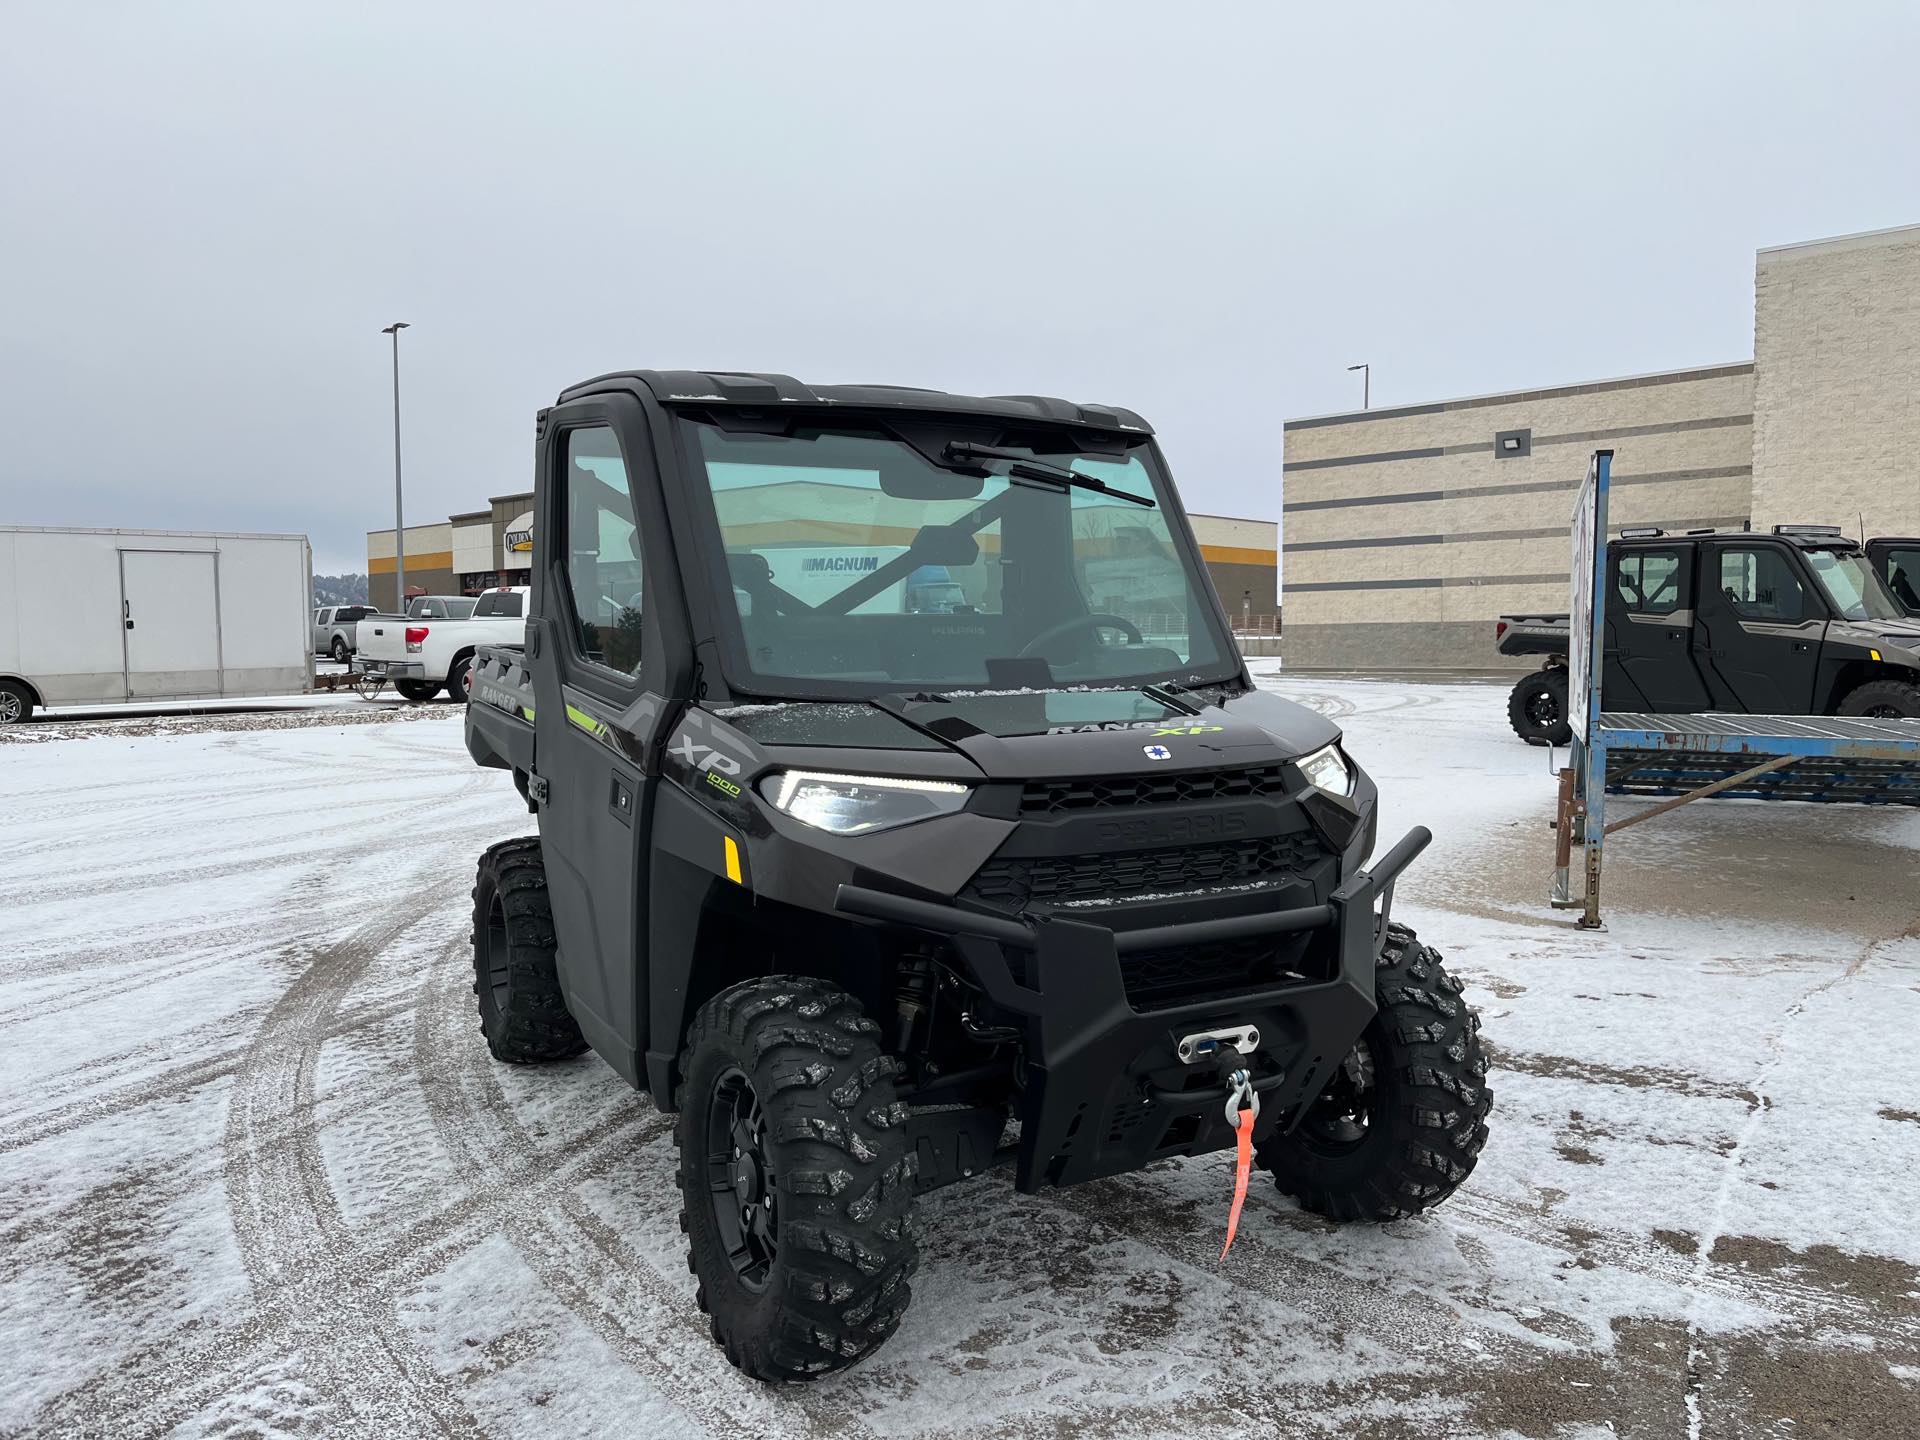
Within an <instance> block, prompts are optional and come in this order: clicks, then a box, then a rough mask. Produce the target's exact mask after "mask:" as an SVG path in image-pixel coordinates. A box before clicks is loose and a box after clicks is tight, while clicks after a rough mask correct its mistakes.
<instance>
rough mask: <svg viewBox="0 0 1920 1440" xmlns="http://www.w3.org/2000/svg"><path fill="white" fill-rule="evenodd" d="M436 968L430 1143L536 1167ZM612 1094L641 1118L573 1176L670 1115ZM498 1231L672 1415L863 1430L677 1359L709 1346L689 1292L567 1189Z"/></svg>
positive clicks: (459, 993) (472, 1160) (463, 992)
mask: <svg viewBox="0 0 1920 1440" xmlns="http://www.w3.org/2000/svg"><path fill="white" fill-rule="evenodd" d="M439 970H440V978H439V982H438V984H437V985H436V987H435V994H434V997H433V999H432V1002H431V1003H429V1004H423V1005H422V1006H421V1007H420V1008H419V1010H418V1011H417V1012H416V1014H415V1025H414V1040H413V1068H414V1070H415V1072H416V1073H417V1074H419V1075H421V1076H422V1077H428V1076H433V1077H437V1078H438V1079H440V1080H441V1081H442V1082H443V1083H440V1084H433V1083H428V1084H425V1085H424V1086H423V1089H424V1092H425V1095H426V1099H427V1109H428V1113H429V1115H430V1116H431V1118H432V1121H433V1127H434V1131H435V1133H436V1134H437V1135H438V1137H439V1139H440V1142H441V1144H442V1145H443V1146H445V1147H446V1149H447V1151H448V1152H449V1153H450V1154H452V1155H453V1156H455V1157H456V1161H457V1164H458V1166H459V1168H460V1169H461V1171H462V1172H463V1173H471V1174H475V1175H482V1176H489V1177H491V1178H493V1179H494V1180H495V1181H497V1180H498V1178H499V1177H500V1176H501V1175H502V1174H505V1173H510V1172H511V1171H514V1170H519V1169H524V1168H527V1167H530V1166H534V1165H537V1164H539V1163H541V1160H542V1153H541V1150H540V1147H539V1146H537V1145H536V1144H535V1141H534V1137H533V1136H532V1135H530V1134H529V1133H528V1132H527V1130H526V1128H525V1126H524V1125H522V1124H521V1122H520V1118H519V1116H518V1115H517V1114H516V1113H515V1111H514V1109H513V1106H512V1104H511V1103H510V1102H509V1100H508V1099H507V1095H506V1092H505V1090H504V1089H502V1087H501V1085H500V1082H499V1078H498V1076H497V1075H496V1074H495V1072H494V1069H493V1066H494V1063H495V1062H494V1061H493V1060H492V1058H491V1056H490V1055H489V1053H488V1051H487V1048H486V1046H485V1044H484V1042H483V1041H481V1039H480V1038H479V1037H478V1035H477V1034H475V1033H474V1031H475V1029H476V1027H475V1026H473V1025H469V1024H463V1023H461V1022H462V1021H471V1020H473V1019H474V1016H475V1014H476V1011H475V1008H474V1006H473V1004H472V1002H471V994H472V992H471V990H470V988H469V983H468V982H470V980H471V970H470V969H468V967H467V966H466V965H464V964H455V963H451V962H450V963H445V964H442V965H441V966H440V967H439ZM593 1063H596V1064H597V1063H599V1062H597V1061H595V1062H593ZM623 1100H624V1101H625V1103H628V1104H631V1105H632V1106H633V1107H634V1108H635V1109H636V1110H637V1111H638V1112H639V1113H640V1115H641V1116H642V1117H643V1118H642V1119H641V1120H640V1122H639V1123H640V1126H641V1128H640V1132H639V1134H638V1136H637V1138H636V1140H635V1143H634V1145H633V1147H632V1149H631V1150H625V1151H607V1152H604V1153H603V1154H602V1156H601V1157H600V1158H599V1160H598V1161H597V1162H596V1163H595V1164H594V1165H592V1166H591V1167H589V1168H588V1169H587V1171H586V1172H585V1173H584V1174H583V1175H582V1176H581V1179H582V1180H588V1179H598V1178H600V1177H601V1176H603V1175H604V1174H606V1173H608V1172H609V1171H611V1170H612V1169H613V1167H614V1166H616V1165H619V1164H622V1163H625V1164H632V1163H634V1161H635V1159H636V1156H637V1154H638V1152H639V1151H640V1149H641V1148H642V1147H643V1146H645V1145H646V1144H648V1143H649V1142H651V1141H654V1140H658V1139H661V1138H664V1137H667V1136H668V1135H670V1133H671V1131H672V1127H673V1121H672V1119H671V1117H669V1116H666V1115H663V1114H661V1113H660V1112H659V1111H657V1110H655V1109H653V1107H652V1105H651V1103H650V1102H649V1101H647V1100H646V1099H644V1098H643V1097H641V1096H639V1095H637V1094H634V1095H632V1096H631V1097H630V1098H628V1097H623ZM505 1238H506V1239H507V1241H508V1242H509V1243H510V1244H511V1245H512V1246H513V1247H514V1249H515V1250H516V1251H517V1252H518V1253H519V1255H520V1257H521V1259H522V1260H523V1261H524V1262H525V1263H526V1264H527V1266H528V1268H529V1269H531V1270H532V1271H533V1273H534V1275H535V1276H536V1277H538V1279H539V1280H540V1282H541V1283H542V1284H543V1285H545V1286H546V1287H547V1289H548V1290H549V1291H550V1292H551V1293H552V1294H553V1296H554V1298H555V1299H556V1300H557V1301H559V1302H560V1303H561V1304H562V1305H563V1306H564V1307H565V1308H566V1309H567V1310H568V1311H569V1313H571V1314H572V1315H573V1316H574V1317H575V1318H576V1319H577V1320H579V1321H580V1322H581V1323H582V1324H583V1325H585V1326H586V1327H587V1329H589V1330H590V1331H592V1332H593V1334H595V1335H596V1336H598V1337H599V1339H600V1340H601V1341H602V1342H603V1343H605V1344H606V1345H607V1347H608V1348H609V1349H610V1350H612V1351H613V1352H614V1354H616V1355H618V1356H619V1357H620V1359H621V1360H622V1361H623V1362H624V1363H625V1364H626V1365H627V1366H628V1367H629V1368H630V1369H631V1370H633V1371H634V1372H635V1373H636V1374H637V1375H639V1376H640V1377H642V1378H643V1379H644V1380H646V1381H647V1382H648V1383H649V1384H650V1385H651V1386H652V1387H653V1388H654V1389H655V1390H657V1391H658V1392H659V1393H660V1394H661V1396H662V1397H663V1398H665V1399H666V1400H668V1401H669V1402H670V1403H671V1404H673V1405H674V1406H675V1407H676V1409H677V1410H678V1411H679V1412H680V1413H681V1414H682V1415H685V1416H688V1417H691V1418H692V1419H694V1420H695V1421H697V1422H698V1423H699V1424H700V1425H702V1426H703V1427H705V1428H706V1429H707V1430H709V1431H711V1432H712V1433H713V1434H715V1435H735V1434H755V1433H771V1430H772V1429H778V1430H780V1431H782V1433H785V1432H786V1431H788V1430H789V1429H790V1426H789V1425H787V1424H785V1423H783V1422H784V1421H789V1420H791V1419H792V1418H795V1417H794V1413H793V1412H794V1411H796V1410H797V1411H798V1412H799V1413H800V1414H801V1415H804V1416H805V1417H806V1418H807V1420H808V1421H809V1422H810V1429H811V1433H813V1434H816V1435H821V1436H827V1435H831V1436H835V1437H848V1440H867V1437H870V1432H869V1431H868V1430H867V1428H866V1427H865V1426H864V1425H862V1424H860V1423H859V1422H858V1421H857V1420H854V1419H853V1418H851V1417H849V1416H848V1415H847V1414H846V1413H845V1410H844V1407H835V1406H834V1405H833V1404H832V1403H831V1402H829V1401H828V1400H827V1399H826V1397H824V1396H817V1395H814V1394H812V1393H811V1392H809V1391H806V1390H801V1391H799V1392H797V1393H792V1394H787V1393H783V1394H782V1396H781V1400H782V1404H781V1406H780V1408H779V1409H777V1410H774V1409H773V1407H771V1406H769V1405H768V1404H767V1403H766V1397H765V1394H764V1393H763V1392H761V1391H760V1389H759V1387H756V1386H754V1385H753V1384H752V1382H749V1381H746V1380H743V1379H741V1378H740V1377H738V1376H735V1375H732V1374H728V1375H726V1376H725V1377H720V1378H717V1377H714V1376H711V1375H708V1374H706V1373H705V1372H704V1371H703V1369H702V1368H701V1367H699V1366H697V1365H696V1366H693V1367H688V1366H686V1365H684V1364H683V1363H681V1362H683V1361H684V1360H685V1359H686V1357H687V1356H689V1355H697V1356H701V1357H703V1358H704V1357H705V1356H706V1355H707V1354H708V1353H710V1352H711V1350H712V1341H711V1338H710V1330H709V1324H708V1321H707V1319H706V1317H705V1316H704V1315H702V1314H701V1313H700V1312H699V1310H698V1309H697V1308H696V1307H695V1306H694V1304H693V1302H692V1297H691V1296H690V1295H688V1294H684V1293H682V1292H681V1291H679V1290H676V1289H675V1288H674V1287H673V1286H672V1285H671V1284H670V1283H669V1282H668V1281H667V1280H666V1278H665V1277H664V1276H662V1275H661V1274H660V1272H659V1271H658V1270H656V1269H655V1268H654V1267H653V1265H651V1264H650V1263H648V1261H647V1260H646V1259H645V1258H644V1257H642V1256H640V1255H638V1254H636V1253H635V1252H634V1251H633V1250H632V1248H631V1247H630V1246H628V1245H627V1244H626V1242H625V1241H624V1240H623V1239H622V1237H621V1236H620V1235H619V1233H618V1232H617V1231H615V1230H614V1229H613V1228H612V1227H610V1226H609V1225H608V1224H607V1223H606V1221H605V1220H603V1219H602V1218H601V1217H600V1216H598V1215H596V1214H595V1213H594V1212H593V1210H592V1209H591V1207H590V1206H588V1204H587V1203H586V1202H585V1200H583V1199H582V1198H581V1196H580V1193H579V1189H578V1186H577V1185H576V1186H573V1187H570V1188H567V1189H565V1190H562V1191H561V1192H560V1193H559V1195H558V1197H557V1203H556V1204H554V1205H551V1206H548V1207H545V1208H543V1209H542V1210H540V1211H538V1212H529V1213H528V1214H526V1215H525V1216H522V1217H520V1218H519V1220H518V1222H517V1223H516V1224H515V1225H514V1226H512V1227H511V1228H510V1229H509V1230H507V1232H506V1233H505ZM663 1319H664V1320H665V1321H667V1322H668V1323H669V1324H670V1325H671V1326H672V1329H673V1331H674V1333H675V1340H674V1341H673V1342H670V1343H669V1344H667V1345H665V1346H662V1344H661V1340H662V1333H661V1331H662V1326H661V1321H662V1320H663ZM742 1400H746V1401H748V1402H749V1403H747V1404H741V1403H740V1402H741V1401H742ZM752 1401H759V1402H760V1403H759V1404H753V1403H751V1402H752ZM770 1411H772V1413H771V1414H770V1413H769V1412H770Z"/></svg>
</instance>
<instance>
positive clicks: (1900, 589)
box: [1880, 550, 1920, 614]
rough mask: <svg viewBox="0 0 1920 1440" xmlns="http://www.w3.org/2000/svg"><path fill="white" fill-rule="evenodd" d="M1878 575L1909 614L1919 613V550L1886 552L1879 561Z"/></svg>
mask: <svg viewBox="0 0 1920 1440" xmlns="http://www.w3.org/2000/svg"><path fill="white" fill-rule="evenodd" d="M1880 574H1881V575H1882V577H1884V578H1885V580H1886V582H1887V588H1888V589H1889V590H1891V591H1893V598H1894V599H1896V600H1898V601H1899V602H1900V604H1901V606H1902V607H1903V608H1904V609H1905V610H1906V611H1907V612H1908V613H1909V614H1914V613H1920V550H1889V551H1887V553H1886V554H1885V555H1884V556H1882V557H1881V560H1880Z"/></svg>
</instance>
